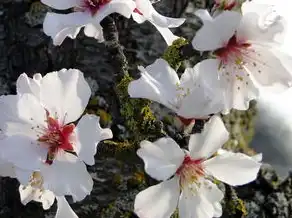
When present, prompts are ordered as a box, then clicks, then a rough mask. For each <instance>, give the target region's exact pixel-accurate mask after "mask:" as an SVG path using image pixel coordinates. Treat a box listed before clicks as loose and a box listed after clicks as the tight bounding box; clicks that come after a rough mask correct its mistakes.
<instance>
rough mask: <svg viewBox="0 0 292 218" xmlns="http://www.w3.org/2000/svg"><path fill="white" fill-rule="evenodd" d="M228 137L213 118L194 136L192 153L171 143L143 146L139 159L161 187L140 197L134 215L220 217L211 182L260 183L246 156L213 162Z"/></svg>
mask: <svg viewBox="0 0 292 218" xmlns="http://www.w3.org/2000/svg"><path fill="white" fill-rule="evenodd" d="M228 136H229V133H228V132H227V130H226V129H225V127H224V124H223V122H222V120H221V119H220V118H219V117H217V116H213V117H212V118H211V120H210V121H209V123H207V124H206V126H205V129H204V130H203V132H202V133H201V134H194V135H191V137H190V141H189V146H188V147H189V151H185V150H182V149H181V148H180V147H179V146H178V145H177V143H176V142H175V141H174V140H172V139H171V138H161V139H159V140H157V141H155V142H153V143H151V142H149V141H143V142H141V148H140V149H139V150H138V151H137V154H138V155H139V156H140V157H141V158H142V159H143V161H144V163H145V171H146V172H147V173H148V174H149V175H150V176H151V177H153V178H155V179H157V180H162V181H163V182H161V183H160V184H158V185H154V186H151V187H149V188H147V189H146V190H144V191H142V192H140V193H139V194H138V195H137V196H136V199H135V204H134V207H135V213H136V214H137V215H138V216H139V217H143V218H153V217H155V218H168V217H170V216H171V214H172V213H173V212H174V211H175V209H176V207H177V206H178V208H179V217H181V218H186V217H196V218H212V217H220V216H221V214H222V207H221V204H220V201H221V200H222V199H223V193H222V192H221V191H220V190H219V189H218V187H217V186H216V185H215V184H214V183H212V182H211V178H212V177H215V178H216V179H218V180H221V181H222V182H224V183H227V184H229V185H243V184H246V183H248V182H251V181H253V180H254V179H256V176H257V173H258V171H259V168H260V165H261V164H260V163H259V162H258V160H254V159H253V158H251V157H249V156H247V155H245V154H242V153H233V152H225V153H223V154H222V153H221V154H218V155H216V156H212V155H213V154H215V153H216V151H218V149H220V148H221V146H222V145H223V144H224V143H225V142H226V141H227V140H228Z"/></svg>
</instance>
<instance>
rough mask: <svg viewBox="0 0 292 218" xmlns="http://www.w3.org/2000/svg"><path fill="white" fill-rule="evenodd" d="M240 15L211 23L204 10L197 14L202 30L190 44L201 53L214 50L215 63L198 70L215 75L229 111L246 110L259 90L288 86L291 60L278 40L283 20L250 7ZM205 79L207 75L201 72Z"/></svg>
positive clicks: (231, 13) (268, 9)
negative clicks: (232, 109)
mask: <svg viewBox="0 0 292 218" xmlns="http://www.w3.org/2000/svg"><path fill="white" fill-rule="evenodd" d="M241 10H242V15H241V14H240V13H238V12H235V11H223V12H222V13H221V14H219V15H218V16H216V17H215V18H212V17H211V15H210V14H209V13H208V12H207V11H206V10H198V11H197V12H196V14H197V15H198V16H199V17H200V18H201V19H202V21H203V27H202V28H201V29H200V30H199V31H198V32H197V33H196V35H195V37H194V39H193V41H192V43H193V46H194V48H195V49H197V50H199V51H213V56H214V59H207V60H203V61H202V62H200V63H199V71H202V72H208V73H205V74H204V75H205V76H206V77H208V76H209V75H210V74H212V73H214V74H216V75H217V77H218V78H217V79H216V80H214V79H211V78H210V79H207V78H206V80H208V81H209V83H210V84H217V83H219V84H220V85H218V84H217V85H216V86H220V87H221V88H220V89H219V90H218V92H222V93H223V95H224V103H225V111H228V110H229V109H231V108H235V109H239V110H246V109H247V108H248V106H249V101H250V100H252V99H256V98H258V95H259V89H261V88H263V87H270V86H274V85H275V84H281V85H283V86H284V87H286V88H287V87H290V85H291V81H292V75H291V72H292V71H291V70H292V57H291V56H290V55H288V54H287V53H285V52H284V51H283V50H282V49H281V45H280V43H278V40H279V37H280V36H281V35H282V34H283V33H284V32H285V31H284V30H285V22H284V21H283V19H284V18H283V17H281V16H278V15H275V12H274V9H273V8H272V7H269V5H264V4H263V5H259V4H254V3H249V2H246V3H244V4H243V5H242V8H241ZM202 75H203V73H202Z"/></svg>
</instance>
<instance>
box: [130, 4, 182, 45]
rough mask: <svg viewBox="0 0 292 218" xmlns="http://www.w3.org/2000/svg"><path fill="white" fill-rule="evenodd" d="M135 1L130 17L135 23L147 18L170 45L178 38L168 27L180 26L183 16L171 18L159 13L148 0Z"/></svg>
mask: <svg viewBox="0 0 292 218" xmlns="http://www.w3.org/2000/svg"><path fill="white" fill-rule="evenodd" d="M135 3H136V8H135V10H134V11H133V13H132V17H133V19H134V20H135V21H136V22H137V23H143V22H145V21H146V20H148V21H149V22H150V23H151V24H153V25H154V26H155V27H156V29H157V30H158V31H159V32H160V34H161V35H162V37H163V38H164V40H165V41H166V43H167V44H168V45H171V44H172V42H173V41H174V40H176V39H178V38H179V37H178V36H175V35H174V34H173V33H172V32H171V31H170V30H169V28H175V27H179V26H181V25H182V24H183V23H184V22H185V19H184V18H171V17H166V16H163V15H161V14H159V13H158V12H157V11H156V10H155V9H154V7H153V6H152V3H151V2H150V0H135Z"/></svg>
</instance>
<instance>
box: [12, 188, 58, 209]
mask: <svg viewBox="0 0 292 218" xmlns="http://www.w3.org/2000/svg"><path fill="white" fill-rule="evenodd" d="M18 190H19V194H20V200H21V203H22V204H23V205H26V204H27V203H29V202H30V201H37V202H40V203H42V206H43V209H44V210H48V209H50V207H51V206H52V205H53V203H54V201H55V195H54V193H53V192H51V191H49V190H41V189H37V188H33V187H32V186H30V185H29V186H23V185H20V186H19V189H18Z"/></svg>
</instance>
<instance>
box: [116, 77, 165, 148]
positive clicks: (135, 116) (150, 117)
mask: <svg viewBox="0 0 292 218" xmlns="http://www.w3.org/2000/svg"><path fill="white" fill-rule="evenodd" d="M132 80H133V78H132V77H130V76H129V75H128V74H127V75H125V76H124V78H123V79H122V80H121V81H120V83H119V84H118V85H117V87H116V88H117V93H118V96H119V99H120V102H121V108H120V112H121V115H122V116H123V117H124V119H125V124H126V126H127V127H128V130H130V131H131V133H132V135H133V138H134V141H135V142H140V141H141V140H143V139H147V138H148V137H149V133H150V132H151V131H150V130H154V131H156V134H159V132H161V129H158V128H157V126H155V123H157V122H156V118H155V116H154V114H153V113H152V111H151V109H150V104H151V101H149V100H146V99H134V98H130V97H129V95H128V85H129V83H130V82H131V81H132Z"/></svg>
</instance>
